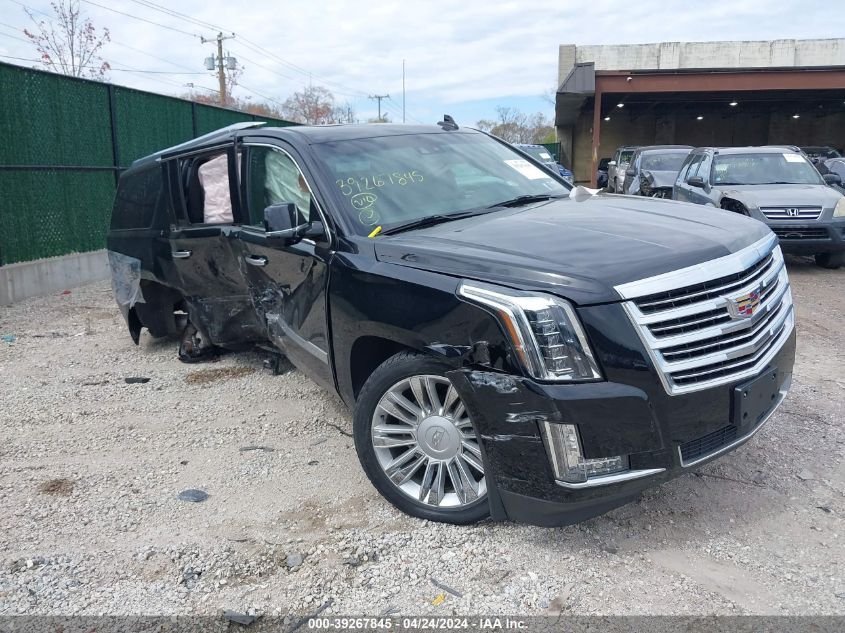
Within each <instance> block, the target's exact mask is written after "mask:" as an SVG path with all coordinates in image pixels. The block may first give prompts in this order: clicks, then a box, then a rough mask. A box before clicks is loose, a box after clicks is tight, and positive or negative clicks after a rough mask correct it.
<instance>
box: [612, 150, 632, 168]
mask: <svg viewBox="0 0 845 633" xmlns="http://www.w3.org/2000/svg"><path fill="white" fill-rule="evenodd" d="M633 155H634V150H632V149H626V150H623V151H622V152H620V154H619V160H618V161H616V164H617V165H620V164H622V163H630V162H631V157H632V156H633Z"/></svg>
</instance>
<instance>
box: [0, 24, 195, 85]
mask: <svg viewBox="0 0 845 633" xmlns="http://www.w3.org/2000/svg"><path fill="white" fill-rule="evenodd" d="M0 36H2V37H12V36H11V35H6V34H5V33H0ZM17 39H20V38H17ZM21 41H23V42H25V41H26V40H21ZM0 57H5V58H7V59H17V60H19V61H22V62H35V63H42V62H43V61H44V60H42V59H38V58H30V57H15V56H13V55H1V56H0ZM77 68H84V69H86V70H89V69H93V70H99V69H100V66H91V65H85V66H77ZM108 70H113V71H115V72H127V73H140V74H143V75H203V74H205V73H183V72H179V71H175V72H174V71H171V70H141V69H139V68H132V67H131V66H130V67H128V68H115V67H114V66H112V65H111V64H109V68H108ZM62 74H64V73H62Z"/></svg>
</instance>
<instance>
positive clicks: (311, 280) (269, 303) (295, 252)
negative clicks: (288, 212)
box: [240, 144, 334, 389]
mask: <svg viewBox="0 0 845 633" xmlns="http://www.w3.org/2000/svg"><path fill="white" fill-rule="evenodd" d="M243 152H244V156H243V162H242V165H243V172H244V179H243V182H244V185H243V190H242V196H243V198H244V200H245V201H246V207H247V213H248V215H249V224H245V225H244V226H243V227H242V230H241V234H240V242H241V244H242V252H241V258H242V260H241V266H242V269H243V271H244V275H245V277H246V279H247V283H248V285H249V292H250V295H251V297H252V301H253V304H254V306H255V311H256V313H257V314H258V316H259V318H260V319H261V321H262V325H263V326H264V327H265V328H266V334H267V337H268V338H269V339H270V340H271V341H272V342H273V343H274V344H275V345H276V346H277V347H278V348H279V349H281V350H282V351H283V352H284V353H285V355H286V356H287V357H288V359H290V361H291V362H292V363H293V364H294V365H296V366H297V367H299V368H301V369H302V371H304V372H305V373H307V374H308V375H309V376H310V377H312V378H314V379H315V380H316V381H317V382H319V383H320V384H322V385H323V386H324V387H326V388H328V389H334V377H333V372H332V371H331V365H330V360H329V340H328V339H329V337H328V325H327V315H326V287H327V284H328V270H329V268H328V261H329V258H330V256H331V250H330V240H329V236H328V229H327V227H326V224H325V222H324V217H323V215H322V214H321V213H320V209H319V207H318V203H317V201H316V200H315V199H314V196H313V194H312V192H313V188H312V187H311V186H310V185H309V184H308V180H307V178H306V174H305V173H303V170H302V169H301V168H300V164H301V161H299V162H297V159H296V158H295V156H296V155H295V153H294V150H293V149H292V148H289V147H285V148H284V149H283V148H282V147H279V146H275V145H261V144H247V145H244V146H243ZM285 203H293V204H295V205H296V207H297V211H298V214H299V215H300V217H301V222H302V223H303V224H309V225H310V228H309V229H308V231H307V233H306V235H305V237H304V238H303V239H301V240H300V241H298V242H296V243H293V244H286V243H284V242H282V241H280V240H277V239H273V238H268V236H267V235H266V231H265V230H264V209H265V208H266V207H268V206H270V205H277V204H285Z"/></svg>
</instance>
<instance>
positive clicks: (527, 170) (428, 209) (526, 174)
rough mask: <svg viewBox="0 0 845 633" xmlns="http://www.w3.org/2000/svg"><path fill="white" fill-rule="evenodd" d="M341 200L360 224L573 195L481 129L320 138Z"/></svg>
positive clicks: (321, 155)
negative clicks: (523, 198)
mask: <svg viewBox="0 0 845 633" xmlns="http://www.w3.org/2000/svg"><path fill="white" fill-rule="evenodd" d="M312 147H313V149H314V152H315V153H316V155H317V158H318V159H319V160H320V161H321V162H322V164H323V165H324V166H325V168H326V169H327V170H328V173H329V175H330V176H331V179H332V183H333V185H334V187H333V189H334V194H335V200H337V201H338V202H339V204H340V208H341V209H342V211H343V212H344V213H345V214H346V215H347V217H349V218H350V219H351V220H352V224H353V225H354V226H355V228H356V230H357V232H358V233H359V234H362V235H367V234H369V233H370V232H371V231H372V230H373V229H374V228H375V227H377V226H381V227H382V228H383V229H385V230H387V229H389V228H390V227H391V226H397V225H400V224H405V223H408V222H413V221H415V220H420V219H422V218H426V217H430V216H435V215H447V214H453V213H459V212H462V211H469V210H475V209H479V210H484V211H488V209H487V208H486V207H489V206H491V205H496V204H499V203H502V202H504V201H507V200H512V199H514V198H517V197H519V196H566V195H569V187H567V186H565V185H564V184H562V183H561V182H560V181H559V180H558V179H556V178H554V177H553V176H551V175H550V174H549V173H548V172H547V171H545V170H543V169H541V168H539V167H537V166H536V165H534V164H533V163H531V162H529V161H527V160H526V159H524V158H523V157H522V156H520V155H519V154H517V153H516V152H515V151H514V150H512V149H511V148H510V147H508V146H506V145H504V144H502V143H499V142H498V141H496V140H494V139H492V138H490V137H489V136H486V135H484V134H479V133H462V132H454V133H448V134H442V133H433V134H405V135H401V136H381V137H375V138H362V139H353V140H345V141H335V142H332V143H320V144H316V145H313V146H312Z"/></svg>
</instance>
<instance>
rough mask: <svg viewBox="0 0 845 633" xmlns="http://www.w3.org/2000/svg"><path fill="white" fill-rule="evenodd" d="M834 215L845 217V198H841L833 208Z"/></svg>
mask: <svg viewBox="0 0 845 633" xmlns="http://www.w3.org/2000/svg"><path fill="white" fill-rule="evenodd" d="M833 217H835V218H845V198H839V202H837V203H836V206H835V207H834V209H833Z"/></svg>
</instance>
